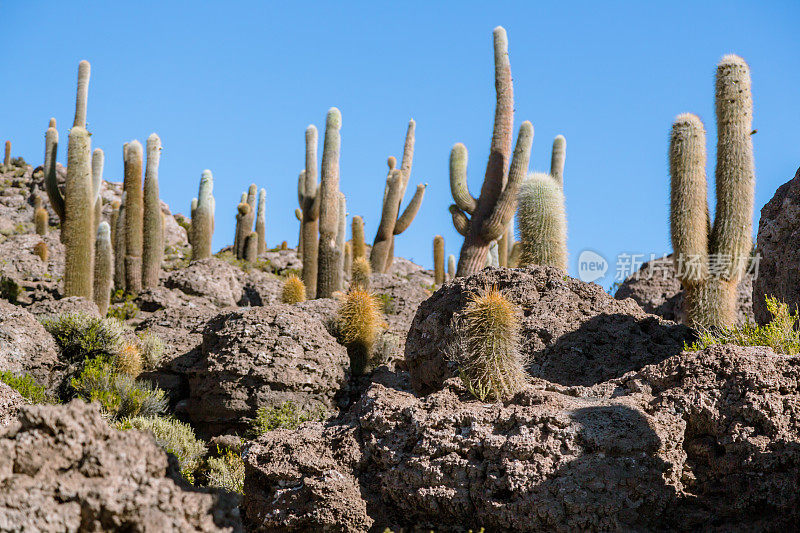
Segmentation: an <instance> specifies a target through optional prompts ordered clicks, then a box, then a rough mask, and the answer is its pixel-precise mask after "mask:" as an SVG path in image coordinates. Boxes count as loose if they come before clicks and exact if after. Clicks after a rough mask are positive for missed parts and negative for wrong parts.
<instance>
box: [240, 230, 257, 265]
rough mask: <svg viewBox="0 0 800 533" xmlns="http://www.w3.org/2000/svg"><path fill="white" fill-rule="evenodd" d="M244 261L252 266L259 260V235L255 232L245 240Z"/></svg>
mask: <svg viewBox="0 0 800 533" xmlns="http://www.w3.org/2000/svg"><path fill="white" fill-rule="evenodd" d="M243 259H244V260H245V261H246V262H247V263H250V264H252V263H255V262H256V259H258V233H256V232H255V231H251V232H250V235H248V236H247V237H245V238H244V255H243Z"/></svg>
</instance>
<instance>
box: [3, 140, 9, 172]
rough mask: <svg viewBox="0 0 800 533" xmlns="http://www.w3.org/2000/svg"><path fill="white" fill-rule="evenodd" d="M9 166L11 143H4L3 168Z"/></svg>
mask: <svg viewBox="0 0 800 533" xmlns="http://www.w3.org/2000/svg"><path fill="white" fill-rule="evenodd" d="M10 164H11V141H6V155H5V157H3V166H6V167H7V166H8V165H10Z"/></svg>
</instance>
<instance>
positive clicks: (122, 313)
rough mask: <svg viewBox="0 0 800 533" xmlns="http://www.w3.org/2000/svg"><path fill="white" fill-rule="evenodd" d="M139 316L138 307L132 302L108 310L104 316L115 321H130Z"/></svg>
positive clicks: (113, 306)
mask: <svg viewBox="0 0 800 533" xmlns="http://www.w3.org/2000/svg"><path fill="white" fill-rule="evenodd" d="M138 314H139V306H138V305H136V304H135V303H133V302H123V303H121V304H116V305H112V306H111V307H109V308H108V313H107V314H106V316H107V317H108V318H115V319H117V320H122V321H125V320H130V319H132V318H136V316H137V315H138Z"/></svg>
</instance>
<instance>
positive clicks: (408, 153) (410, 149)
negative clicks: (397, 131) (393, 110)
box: [400, 118, 417, 202]
mask: <svg viewBox="0 0 800 533" xmlns="http://www.w3.org/2000/svg"><path fill="white" fill-rule="evenodd" d="M416 129H417V123H416V122H414V119H413V118H412V119H411V120H409V121H408V129H407V130H406V140H405V143H404V144H403V160H402V161H401V163H400V170H401V171H402V173H403V187H402V189H401V191H400V201H401V202H402V199H403V197H405V195H406V189H407V188H408V180H409V178H411V166H412V164H413V162H414V142H415V135H414V134H415V132H416Z"/></svg>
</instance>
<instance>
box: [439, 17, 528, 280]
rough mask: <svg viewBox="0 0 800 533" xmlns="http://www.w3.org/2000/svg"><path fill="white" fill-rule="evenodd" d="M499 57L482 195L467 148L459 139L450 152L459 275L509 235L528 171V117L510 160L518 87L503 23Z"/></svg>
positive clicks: (498, 31)
mask: <svg viewBox="0 0 800 533" xmlns="http://www.w3.org/2000/svg"><path fill="white" fill-rule="evenodd" d="M494 56H495V88H496V92H497V103H496V106H495V119H494V131H493V133H492V143H491V147H490V151H489V161H488V163H487V165H486V174H485V177H484V181H483V185H482V187H481V194H480V196H479V197H478V198H477V199H476V198H475V197H473V196H472V194H471V193H470V192H469V189H468V187H467V149H466V147H465V146H464V145H463V144H461V143H457V144H456V145H455V146H453V149H452V151H451V153H450V190H451V192H452V195H453V200H454V202H455V203H454V204H453V205H451V206H450V213H451V214H452V217H453V224H454V225H455V228H456V230H457V231H458V232H459V233H460V234H461V235H463V236H464V243H463V245H462V247H461V254H460V256H459V260H458V270H457V273H456V275H458V276H468V275H470V274H474V273H475V272H477V271H479V270H480V269H482V268H483V267H484V266H485V264H486V258H487V255H488V253H489V247H490V246H491V244H492V242H494V241H497V240H498V239H500V238H501V237H503V236H504V235H507V234H508V231H509V223H510V221H511V219H512V217H513V216H514V211H515V209H516V203H517V192H518V189H519V185H520V183H521V182H522V180H523V179H524V178H525V175H526V174H527V171H528V162H529V160H530V150H531V144H532V141H533V126H532V125H531V123H530V122H527V121H526V122H523V123H522V125H521V126H520V129H519V134H518V135H517V144H516V147H515V149H514V154H513V158H512V159H511V161H510V165H509V156H510V155H511V143H512V128H513V121H514V89H513V85H512V81H511V66H510V63H509V60H508V39H507V37H506V31H505V30H504V29H503V28H502V27H499V26H498V27H497V28H495V30H494ZM508 242H509V239H508V238H506V239H504V243H505V245H506V247H507V246H508ZM505 253H506V254H507V250H506V252H505ZM499 255H500V254H499V253H498V263H499ZM506 257H507V255H506Z"/></svg>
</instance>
